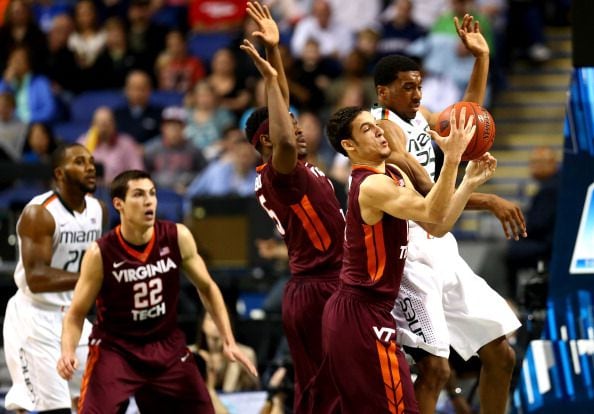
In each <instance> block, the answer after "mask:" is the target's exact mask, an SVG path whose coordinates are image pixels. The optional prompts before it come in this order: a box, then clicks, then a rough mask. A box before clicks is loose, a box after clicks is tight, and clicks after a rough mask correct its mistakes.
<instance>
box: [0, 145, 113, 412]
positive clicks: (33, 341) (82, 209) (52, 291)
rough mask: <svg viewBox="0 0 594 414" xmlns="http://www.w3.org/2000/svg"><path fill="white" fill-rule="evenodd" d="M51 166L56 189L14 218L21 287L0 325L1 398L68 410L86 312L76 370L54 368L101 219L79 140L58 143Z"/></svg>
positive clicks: (83, 353)
mask: <svg viewBox="0 0 594 414" xmlns="http://www.w3.org/2000/svg"><path fill="white" fill-rule="evenodd" d="M52 169H53V176H54V180H55V184H56V188H55V190H52V191H48V192H46V193H43V194H40V195H38V196H36V197H34V198H33V199H32V200H31V201H30V202H29V203H28V204H27V205H26V206H25V209H24V210H23V213H22V214H21V216H20V217H19V220H18V222H17V239H18V245H19V260H18V263H17V265H16V269H15V272H14V280H15V282H16V285H17V286H18V290H17V292H16V294H15V295H14V296H13V297H12V298H10V300H9V301H8V305H7V307H6V313H5V316H4V327H3V334H4V353H5V356H6V364H7V366H8V370H9V372H10V377H11V379H12V386H11V388H10V389H9V390H8V393H7V395H6V399H5V406H6V409H8V410H18V409H24V410H27V411H35V412H39V413H42V412H46V411H51V412H52V413H70V412H71V406H72V403H73V402H72V399H75V398H76V397H78V394H79V389H80V379H81V376H82V368H84V364H85V360H86V358H87V337H88V334H89V333H90V331H91V324H90V323H89V322H88V321H86V320H84V319H83V320H81V326H82V324H83V322H84V328H83V330H84V332H85V336H84V337H83V338H81V341H80V343H79V341H76V342H74V343H73V347H72V351H73V352H76V355H77V358H78V359H79V360H80V367H81V370H79V371H78V372H77V373H76V375H75V376H74V378H73V379H72V381H69V382H67V381H65V380H64V379H62V378H60V376H58V373H57V372H56V362H57V361H58V358H59V357H60V336H59V335H60V334H59V332H60V330H61V329H62V328H61V327H62V318H63V316H64V312H65V310H66V309H68V307H69V306H70V303H71V301H72V292H73V289H74V286H75V284H76V282H77V281H78V279H79V273H78V272H79V268H80V262H81V259H82V257H83V255H84V253H85V250H87V248H88V247H89V245H90V243H91V242H93V241H94V240H95V239H98V238H99V237H100V235H101V227H102V225H103V217H104V215H103V209H102V206H101V204H100V203H99V201H98V200H97V199H96V198H94V197H92V196H91V195H89V193H92V192H94V191H95V180H96V171H95V163H94V160H93V157H92V156H91V154H90V153H89V151H88V150H87V149H86V148H85V147H84V146H82V145H80V144H71V145H66V146H62V147H59V148H58V149H56V150H55V152H54V153H53V154H52Z"/></svg>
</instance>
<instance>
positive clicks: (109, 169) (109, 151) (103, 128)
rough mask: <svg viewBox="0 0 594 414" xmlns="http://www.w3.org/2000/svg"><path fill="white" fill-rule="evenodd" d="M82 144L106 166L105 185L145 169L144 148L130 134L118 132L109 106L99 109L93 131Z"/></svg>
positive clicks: (85, 136) (98, 161) (96, 111)
mask: <svg viewBox="0 0 594 414" xmlns="http://www.w3.org/2000/svg"><path fill="white" fill-rule="evenodd" d="M78 142H80V143H81V144H83V145H84V146H86V147H87V149H88V150H89V151H90V152H91V154H93V157H95V161H96V162H97V163H99V164H102V165H103V181H104V182H105V183H109V182H111V181H112V180H113V179H114V178H115V176H116V175H118V174H119V173H121V172H122V171H125V170H143V169H144V163H143V160H142V148H141V147H140V146H139V145H138V144H137V143H136V141H135V140H134V139H133V138H132V137H131V136H130V135H128V134H125V133H122V132H120V131H118V129H117V124H116V120H115V118H114V115H113V112H112V111H111V109H109V108H108V107H106V106H102V107H99V108H97V109H96V110H95V113H94V114H93V122H92V124H91V128H90V129H89V131H88V132H87V133H86V134H84V135H82V136H81V137H80V138H79V139H78Z"/></svg>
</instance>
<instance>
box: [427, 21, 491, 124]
mask: <svg viewBox="0 0 594 414" xmlns="http://www.w3.org/2000/svg"><path fill="white" fill-rule="evenodd" d="M454 25H455V26H456V31H457V33H458V36H459V37H460V40H462V43H464V46H466V49H467V50H468V51H469V52H470V53H472V55H473V56H474V58H475V61H474V66H473V68H472V73H471V75H470V79H469V80H468V86H467V87H466V92H465V93H464V97H463V98H462V100H463V101H470V102H476V103H478V104H479V105H482V104H483V101H484V100H485V93H486V91H487V79H488V76H489V44H488V43H487V40H486V39H485V37H484V36H483V34H482V33H481V29H480V24H479V22H478V21H475V20H474V17H473V16H471V15H469V14H465V15H464V17H463V18H462V23H460V21H459V20H458V18H457V17H454ZM421 110H422V112H423V115H424V116H425V118H426V119H427V122H428V123H429V125H430V126H431V128H434V127H435V125H436V124H437V119H438V118H439V113H438V112H433V113H431V112H429V111H428V110H427V108H425V107H422V108H421Z"/></svg>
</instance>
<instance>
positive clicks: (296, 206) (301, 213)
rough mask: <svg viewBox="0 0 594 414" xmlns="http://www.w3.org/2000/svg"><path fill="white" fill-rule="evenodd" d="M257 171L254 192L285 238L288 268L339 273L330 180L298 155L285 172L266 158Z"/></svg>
mask: <svg viewBox="0 0 594 414" xmlns="http://www.w3.org/2000/svg"><path fill="white" fill-rule="evenodd" d="M257 171H258V176H257V177H256V196H257V197H258V201H259V202H260V205H261V206H262V208H264V210H265V211H266V213H268V215H269V216H270V218H271V219H272V220H273V221H274V222H275V224H276V228H277V230H278V232H279V233H280V234H281V235H282V236H283V238H284V239H285V243H286V244H287V248H288V251H289V266H290V268H291V274H292V275H294V276H325V275H328V274H329V273H335V274H336V275H338V272H340V267H341V264H342V243H343V238H344V215H343V213H342V210H341V208H340V205H339V203H338V200H337V199H336V196H335V194H334V188H333V187H332V184H331V183H330V180H328V178H327V177H326V176H325V175H324V173H323V172H322V171H320V170H319V169H318V168H316V167H315V166H313V165H311V164H309V163H305V162H303V161H301V160H300V161H297V165H296V166H295V168H294V169H293V171H292V172H291V173H290V174H281V173H279V172H277V171H275V170H274V168H273V167H272V165H271V164H269V163H267V164H263V165H261V166H259V167H258V168H257Z"/></svg>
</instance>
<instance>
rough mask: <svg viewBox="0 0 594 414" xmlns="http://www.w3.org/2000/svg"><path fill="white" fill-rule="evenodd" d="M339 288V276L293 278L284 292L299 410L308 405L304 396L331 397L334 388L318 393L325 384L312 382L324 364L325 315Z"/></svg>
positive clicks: (285, 323) (285, 327) (284, 319)
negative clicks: (314, 394)
mask: <svg viewBox="0 0 594 414" xmlns="http://www.w3.org/2000/svg"><path fill="white" fill-rule="evenodd" d="M337 288H338V276H337V275H336V276H334V277H319V276H318V277H306V276H303V277H295V276H292V277H291V279H290V280H289V281H288V282H287V285H286V286H285V291H284V293H283V306H282V316H283V329H284V332H285V335H286V337H287V342H288V344H289V351H290V352H291V358H292V359H293V362H294V363H293V366H294V370H295V407H296V408H297V409H300V407H302V406H303V407H304V406H305V402H304V401H302V399H307V398H309V396H308V395H304V393H306V394H307V393H308V392H310V391H311V392H321V393H324V394H328V393H331V392H332V389H329V390H323V389H321V390H320V389H318V390H314V389H312V387H315V388H319V387H320V386H323V385H324V384H323V382H316V383H315V384H314V383H313V382H312V381H313V380H314V378H315V377H316V375H317V373H318V370H319V369H320V366H321V364H322V313H323V311H324V305H326V301H327V300H328V298H329V297H330V296H331V295H332V294H333V293H334V292H335V291H336V289H337Z"/></svg>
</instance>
